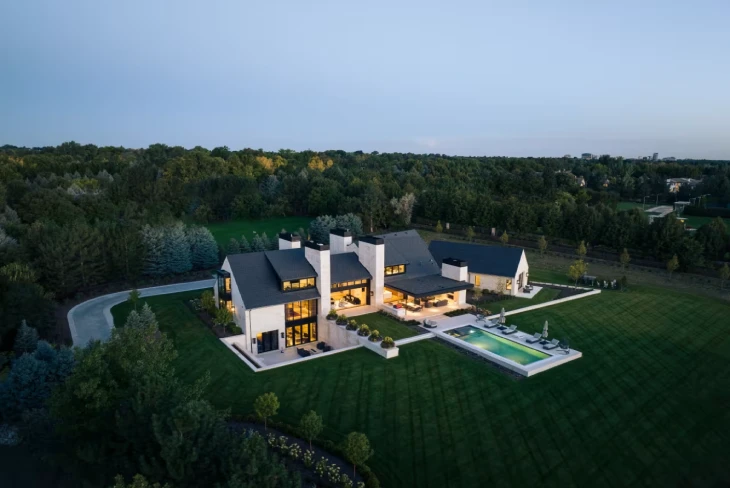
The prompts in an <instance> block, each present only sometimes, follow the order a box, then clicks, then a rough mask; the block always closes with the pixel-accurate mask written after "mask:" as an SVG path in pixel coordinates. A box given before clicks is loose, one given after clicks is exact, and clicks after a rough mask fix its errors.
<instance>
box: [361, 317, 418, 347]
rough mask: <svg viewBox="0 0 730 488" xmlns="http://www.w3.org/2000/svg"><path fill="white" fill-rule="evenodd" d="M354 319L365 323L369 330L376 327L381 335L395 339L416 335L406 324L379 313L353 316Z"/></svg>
mask: <svg viewBox="0 0 730 488" xmlns="http://www.w3.org/2000/svg"><path fill="white" fill-rule="evenodd" d="M355 319H356V320H357V321H358V323H360V324H367V326H368V327H370V330H371V331H372V330H373V329H377V330H378V332H380V335H381V336H382V337H390V338H391V339H393V340H395V341H397V340H398V339H405V338H406V337H413V336H414V335H416V333H415V332H414V331H413V330H411V329H409V328H408V327H407V326H405V325H403V324H401V323H399V322H398V321H397V320H395V319H391V318H389V317H386V316H385V315H383V314H380V313H369V314H366V315H360V316H359V317H355Z"/></svg>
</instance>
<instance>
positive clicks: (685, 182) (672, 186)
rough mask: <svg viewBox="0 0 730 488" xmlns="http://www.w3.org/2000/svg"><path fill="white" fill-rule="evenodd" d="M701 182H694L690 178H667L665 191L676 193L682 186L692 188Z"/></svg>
mask: <svg viewBox="0 0 730 488" xmlns="http://www.w3.org/2000/svg"><path fill="white" fill-rule="evenodd" d="M701 182H702V180H695V179H692V178H667V189H668V190H669V193H677V192H679V190H680V188H682V187H683V186H685V187H689V188H694V187H695V186H697V185H698V184H700V183H701Z"/></svg>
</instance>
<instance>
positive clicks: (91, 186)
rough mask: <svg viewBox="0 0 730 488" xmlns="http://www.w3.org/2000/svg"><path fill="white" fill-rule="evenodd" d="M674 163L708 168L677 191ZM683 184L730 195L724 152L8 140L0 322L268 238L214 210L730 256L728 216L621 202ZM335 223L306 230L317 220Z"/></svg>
mask: <svg viewBox="0 0 730 488" xmlns="http://www.w3.org/2000/svg"><path fill="white" fill-rule="evenodd" d="M670 177H692V178H696V179H701V183H700V184H699V185H698V186H697V187H695V188H694V189H689V187H686V188H682V189H680V192H679V194H678V195H675V194H670V193H669V192H668V188H667V185H666V179H667V178H670ZM582 182H585V186H581V184H582ZM689 192H692V194H694V195H699V194H707V193H709V194H711V197H710V201H709V203H710V204H717V205H727V204H728V203H730V165H729V164H728V162H727V161H725V162H722V161H720V162H718V161H680V162H671V163H669V162H650V161H627V160H623V159H622V158H611V157H608V156H603V157H601V158H600V159H598V160H591V161H583V160H577V159H567V158H505V157H457V156H446V155H441V154H410V153H409V154H402V153H378V152H372V153H364V152H362V151H355V152H345V151H324V152H313V151H299V152H297V151H291V150H280V151H277V152H270V151H263V150H254V149H243V150H240V151H233V150H230V149H228V148H227V147H218V148H214V149H212V150H208V149H205V148H202V147H195V148H193V149H185V148H182V147H170V146H165V145H162V144H154V145H151V146H149V147H148V148H145V149H130V148H123V147H97V146H94V145H80V144H77V143H73V142H69V143H64V144H61V145H59V146H56V147H42V148H19V147H14V146H3V147H0V292H1V293H2V295H1V296H0V322H1V323H3V324H7V323H10V324H11V327H12V329H11V327H5V328H4V329H3V330H0V337H2V338H3V342H0V348H7V347H9V343H10V342H9V341H12V333H13V331H14V330H15V329H17V327H19V325H20V320H22V319H23V318H26V319H27V320H28V321H29V323H31V324H32V325H33V326H34V327H38V328H39V329H43V328H44V327H46V326H47V325H48V324H50V323H51V322H52V318H51V317H50V315H49V312H52V310H53V301H54V300H56V301H58V300H63V299H65V298H67V297H73V296H74V295H76V294H77V293H78V292H79V291H82V290H86V289H89V288H90V287H94V286H96V285H99V284H104V283H107V282H109V281H120V280H125V281H129V282H133V283H134V282H135V281H136V280H139V279H140V278H143V277H160V276H166V275H169V274H176V273H184V272H186V271H189V270H195V269H205V268H207V267H210V266H213V265H215V264H214V262H215V261H216V260H217V259H220V257H221V256H222V255H223V254H225V253H226V252H232V251H234V250H235V248H236V245H238V249H239V250H245V249H263V248H267V247H271V246H272V244H271V242H269V243H265V242H252V243H248V242H243V240H242V241H241V242H229V243H227V244H226V245H225V246H224V249H218V247H217V245H216V244H215V241H214V239H213V238H212V236H211V235H210V233H209V232H208V231H207V230H206V229H205V228H204V225H205V224H207V223H208V222H212V221H224V220H229V219H258V218H267V217H279V216H287V215H310V216H312V217H316V216H326V215H330V216H343V215H353V216H356V217H358V218H359V219H361V224H360V227H361V228H362V232H371V231H374V230H379V229H388V228H403V227H405V226H408V225H409V224H410V222H411V219H413V218H417V217H423V218H428V219H432V220H434V221H436V220H441V221H442V222H451V223H458V224H462V225H465V226H481V227H496V228H497V229H499V230H500V232H502V231H508V232H510V233H523V232H539V233H542V234H545V235H548V236H550V237H557V238H565V239H570V240H573V241H575V242H577V241H579V240H586V242H587V244H588V245H591V246H595V245H605V246H610V247H612V248H614V249H616V250H618V251H620V250H621V249H623V248H624V247H629V248H631V249H638V250H641V251H643V252H645V253H646V254H649V255H657V256H659V257H660V258H661V259H665V258H666V257H667V256H673V255H674V254H676V255H677V256H678V259H679V265H680V268H687V267H690V266H694V265H697V264H703V263H706V264H710V263H712V261H717V260H722V259H723V258H724V256H725V254H726V252H727V244H728V243H727V237H726V234H725V232H726V231H724V229H723V225H724V224H723V222H722V221H716V222H713V223H712V224H708V225H707V226H704V227H703V228H702V229H700V230H699V231H698V232H697V235H696V236H695V237H691V236H688V235H687V234H685V233H684V232H683V231H681V230H680V229H679V227H678V226H677V225H675V223H674V222H673V221H672V220H671V219H667V220H666V222H663V223H654V224H652V225H649V223H648V221H647V220H646V217H645V215H644V214H643V213H641V212H640V211H637V210H632V211H619V210H618V209H617V202H618V201H620V200H625V199H641V198H642V197H644V196H647V195H651V196H652V199H654V200H655V201H656V200H659V201H670V202H671V201H673V200H674V199H675V198H680V199H686V198H689V197H690V196H691V194H690V193H689ZM706 203H708V202H705V201H703V205H704V204H706ZM332 218H333V219H336V217H332ZM655 222H656V221H655ZM320 224H322V225H320ZM327 225H329V223H328V222H320V223H318V224H317V225H315V226H314V227H313V228H311V229H309V230H308V231H309V232H310V233H311V232H312V231H314V232H315V234H321V233H322V229H324V228H326V226H327ZM353 225H354V224H353ZM324 238H326V236H324ZM216 253H217V256H215V257H214V255H216ZM7 266H10V268H6V267H7ZM21 302H22V303H24V304H26V305H18V304H19V303H21ZM24 307H25V308H24ZM27 308H33V309H34V310H26V309H27ZM44 317H45V319H44ZM9 334H10V335H9Z"/></svg>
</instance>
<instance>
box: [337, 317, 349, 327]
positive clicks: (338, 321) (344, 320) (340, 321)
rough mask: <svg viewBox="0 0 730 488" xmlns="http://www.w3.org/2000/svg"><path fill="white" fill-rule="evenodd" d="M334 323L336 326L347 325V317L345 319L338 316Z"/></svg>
mask: <svg viewBox="0 0 730 488" xmlns="http://www.w3.org/2000/svg"><path fill="white" fill-rule="evenodd" d="M335 322H336V323H337V325H342V326H345V325H347V317H345V316H344V315H338V316H337V320H336V321H335Z"/></svg>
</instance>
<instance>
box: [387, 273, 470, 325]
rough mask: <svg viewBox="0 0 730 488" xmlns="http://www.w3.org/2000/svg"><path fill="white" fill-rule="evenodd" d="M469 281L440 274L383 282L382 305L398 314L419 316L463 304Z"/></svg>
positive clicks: (441, 311)
mask: <svg viewBox="0 0 730 488" xmlns="http://www.w3.org/2000/svg"><path fill="white" fill-rule="evenodd" d="M472 287H473V285H472V284H471V283H468V282H466V281H457V280H452V279H450V278H446V277H444V276H441V275H428V276H421V277H417V278H406V279H401V280H393V281H389V282H386V284H385V291H384V292H383V308H384V309H385V310H386V311H387V312H389V313H391V314H393V315H395V316H397V317H401V318H413V319H419V318H423V317H432V316H434V315H441V314H443V313H445V312H448V311H450V310H456V309H459V308H464V307H467V306H468V305H466V290H468V289H470V288H472Z"/></svg>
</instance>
